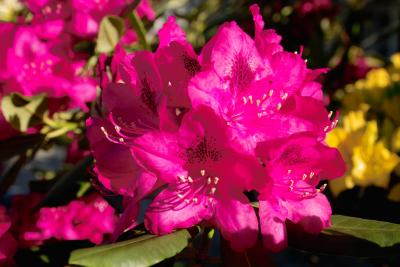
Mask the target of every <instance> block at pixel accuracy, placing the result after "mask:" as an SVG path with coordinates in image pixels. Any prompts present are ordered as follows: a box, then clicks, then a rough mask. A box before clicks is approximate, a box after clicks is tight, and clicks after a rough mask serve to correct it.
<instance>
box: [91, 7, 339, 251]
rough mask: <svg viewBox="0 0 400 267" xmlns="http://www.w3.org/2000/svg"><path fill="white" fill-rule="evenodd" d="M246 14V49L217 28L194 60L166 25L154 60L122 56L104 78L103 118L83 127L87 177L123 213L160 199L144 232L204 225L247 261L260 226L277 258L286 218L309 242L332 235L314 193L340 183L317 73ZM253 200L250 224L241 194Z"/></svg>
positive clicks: (229, 28)
mask: <svg viewBox="0 0 400 267" xmlns="http://www.w3.org/2000/svg"><path fill="white" fill-rule="evenodd" d="M251 11H252V13H253V16H254V21H255V25H256V33H255V38H254V40H253V39H252V38H251V37H250V36H248V35H247V34H246V33H244V32H243V31H242V30H241V29H240V28H239V26H238V25H237V24H236V23H234V22H230V23H225V24H224V25H222V26H221V27H220V29H219V30H218V31H217V33H216V35H215V36H214V37H213V38H212V39H211V40H210V41H209V42H208V43H207V44H206V45H205V47H204V48H203V49H202V51H201V53H200V55H199V56H198V55H197V54H196V53H195V51H194V50H193V48H192V47H191V45H190V44H189V43H188V42H187V41H186V39H185V34H184V32H183V30H182V29H180V28H179V26H178V25H177V24H176V22H175V19H174V18H169V19H168V21H167V22H166V24H165V25H164V27H163V28H162V29H161V30H160V31H159V34H158V35H159V38H160V44H159V47H158V49H157V50H156V52H155V53H153V54H152V53H150V52H147V51H146V52H135V53H133V54H131V55H126V54H125V53H124V52H123V51H121V50H120V49H119V50H117V52H116V54H115V56H114V58H113V60H112V63H111V74H112V79H110V78H109V77H107V76H105V75H101V84H102V87H103V93H102V104H103V111H104V116H103V117H102V118H91V119H90V120H88V123H87V125H88V133H89V139H90V142H91V146H92V150H93V153H94V156H95V158H96V160H97V162H96V170H97V172H98V175H99V179H100V180H103V181H102V183H103V184H104V185H105V186H106V187H107V188H109V189H111V190H112V191H114V192H118V193H120V194H122V195H124V196H126V197H127V198H125V199H126V200H128V201H129V199H131V200H132V203H133V204H132V205H131V206H130V207H131V208H130V210H132V211H134V212H132V214H135V212H137V209H136V208H134V207H135V206H134V205H137V203H136V202H137V201H138V200H139V199H140V198H143V197H145V196H146V195H148V194H149V193H150V192H154V193H158V194H157V195H156V196H155V198H154V200H153V202H152V203H151V204H150V206H149V207H148V209H147V210H146V212H145V226H146V228H147V229H148V230H150V231H151V232H152V233H155V234H159V235H161V234H166V233H170V232H171V231H173V230H175V229H180V228H187V227H191V226H193V225H196V224H200V223H207V224H212V225H214V226H215V227H217V228H218V229H219V230H220V231H221V233H222V236H223V237H224V238H225V239H227V240H229V241H230V242H231V245H232V247H233V248H234V249H235V250H244V249H246V248H250V247H251V246H253V245H254V244H255V242H256V239H257V236H258V232H259V222H260V225H261V232H262V233H263V235H264V242H265V245H266V247H267V248H269V249H272V250H278V249H281V248H283V247H284V246H285V244H286V243H285V242H286V237H285V230H284V229H285V221H286V219H289V220H292V221H293V222H295V223H299V224H300V225H302V226H303V228H304V229H305V230H306V231H309V232H313V233H316V232H318V231H320V230H321V229H322V228H323V227H326V226H328V225H329V218H330V214H331V210H330V206H329V203H328V201H327V200H326V198H325V197H324V196H323V195H322V194H321V193H320V191H321V189H322V188H320V189H319V188H318V183H319V181H320V180H321V179H328V178H335V177H338V176H340V175H341V174H342V173H343V172H344V164H343V161H342V159H341V157H340V154H339V153H338V152H337V150H336V149H332V148H329V147H327V146H326V145H325V144H324V139H325V135H326V133H327V132H329V131H330V130H331V129H332V128H334V126H335V125H336V122H337V121H336V120H335V119H334V118H333V117H332V114H330V113H329V114H328V112H327V111H326V109H325V107H324V103H323V101H322V91H321V85H320V84H319V83H317V82H315V81H314V80H315V79H316V77H317V76H318V75H319V74H321V73H323V72H325V70H310V69H308V68H307V65H306V62H305V61H304V60H303V59H302V57H301V53H300V54H296V53H289V52H285V51H283V48H282V47H281V45H280V36H278V35H277V34H276V33H275V32H274V31H272V30H264V29H263V27H264V22H263V20H262V18H261V16H260V15H259V9H258V7H257V6H253V7H252V8H251ZM104 59H105V58H104V57H103V58H102V59H101V63H102V64H101V65H100V68H99V69H100V71H101V73H102V74H104V72H105V70H106V69H107V68H106V67H105V66H104V62H105V60H104ZM113 157H114V158H115V160H116V161H115V162H114V161H112V162H111V163H110V160H111V158H113ZM260 159H261V160H262V164H263V165H264V166H265V168H264V167H263V166H262V164H261V163H260V161H259V160H260ZM327 162H330V163H332V164H328V163H327ZM289 169H290V170H291V171H290V172H289V173H288V170H289ZM304 175H306V178H307V177H309V179H305V178H304ZM155 189H158V190H155ZM252 190H256V191H257V192H258V193H259V198H258V200H259V201H260V211H259V220H258V218H257V215H256V212H255V210H254V209H253V207H252V205H251V203H250V201H249V199H248V198H247V196H246V194H245V192H246V191H247V192H248V191H252ZM137 196H140V197H139V199H138V198H137ZM132 207H133V208H132ZM300 208H301V209H300ZM302 209H303V210H302ZM124 220H125V219H124ZM275 231H280V232H278V233H275ZM271 236H272V238H271Z"/></svg>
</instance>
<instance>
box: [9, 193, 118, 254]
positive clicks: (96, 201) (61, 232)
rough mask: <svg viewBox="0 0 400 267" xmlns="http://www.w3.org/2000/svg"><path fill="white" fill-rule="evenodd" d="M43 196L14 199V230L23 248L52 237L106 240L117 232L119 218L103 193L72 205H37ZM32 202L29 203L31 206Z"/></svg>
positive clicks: (36, 195)
mask: <svg viewBox="0 0 400 267" xmlns="http://www.w3.org/2000/svg"><path fill="white" fill-rule="evenodd" d="M42 199H43V196H42V195H40V194H31V195H22V196H15V197H14V198H13V205H12V208H13V209H12V211H13V232H15V233H16V237H17V240H18V243H19V246H20V247H30V246H34V245H36V246H37V245H41V244H42V243H43V242H44V241H46V240H50V239H57V240H90V241H91V242H93V243H95V244H100V243H101V242H102V241H103V237H104V235H105V234H111V233H113V231H114V228H115V224H116V220H117V217H116V215H115V211H114V209H113V208H112V207H111V206H110V205H109V204H108V203H107V202H106V201H105V200H104V199H103V198H102V197H100V196H99V195H97V194H91V195H88V196H85V197H82V198H78V199H76V200H73V201H71V202H70V203H69V204H68V205H65V206H58V207H44V208H41V209H40V210H39V211H38V212H37V213H34V212H33V208H34V207H35V206H36V205H37V204H38V203H39V202H40V201H41V200H42ZM27 203H29V205H27Z"/></svg>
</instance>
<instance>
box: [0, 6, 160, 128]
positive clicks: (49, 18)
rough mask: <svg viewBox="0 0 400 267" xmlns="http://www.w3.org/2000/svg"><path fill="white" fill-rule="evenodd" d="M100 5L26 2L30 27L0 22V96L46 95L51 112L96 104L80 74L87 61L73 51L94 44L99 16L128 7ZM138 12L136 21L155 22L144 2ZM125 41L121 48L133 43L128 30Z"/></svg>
mask: <svg viewBox="0 0 400 267" xmlns="http://www.w3.org/2000/svg"><path fill="white" fill-rule="evenodd" d="M100 2H101V3H100ZM100 2H99V1H80V0H71V1H59V0H27V1H25V3H26V5H27V7H28V9H29V10H30V11H31V12H32V14H33V18H32V20H31V21H25V19H24V18H22V17H21V18H19V19H18V22H17V23H8V22H0V31H1V32H2V40H3V41H2V42H1V44H0V59H1V61H2V62H3V64H2V66H0V95H1V96H4V95H7V94H10V93H16V92H17V93H21V94H22V95H25V96H33V95H37V94H40V93H45V94H46V95H47V96H48V97H49V99H50V101H49V109H50V111H51V112H55V111H60V110H67V109H71V108H80V109H82V110H83V111H88V108H87V106H86V103H88V102H91V101H93V100H94V99H95V97H96V84H97V82H96V80H95V79H94V78H93V77H91V73H88V72H87V71H86V72H84V70H83V68H84V66H85V64H86V62H87V60H88V56H89V55H87V54H84V53H78V52H76V51H75V50H74V46H75V45H76V44H78V43H79V42H80V41H82V40H93V39H94V37H96V34H97V32H98V28H99V23H100V21H101V19H102V18H103V17H104V16H106V15H121V14H122V13H123V11H124V10H125V9H126V8H129V5H130V4H132V2H133V1H126V0H120V1H108V0H104V1H100ZM137 10H138V14H139V15H140V16H146V17H147V18H148V19H154V17H155V14H154V11H153V10H152V8H151V6H150V5H149V3H148V1H147V0H144V1H142V2H141V3H140V5H139V6H138V9H137ZM126 35H127V37H126V38H124V39H123V40H125V42H128V41H130V42H132V41H136V36H135V35H134V32H133V31H132V30H130V29H128V30H127V32H126ZM129 36H130V37H129ZM128 37H129V38H128ZM0 120H1V121H3V119H2V116H1V118H0Z"/></svg>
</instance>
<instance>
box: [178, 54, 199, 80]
mask: <svg viewBox="0 0 400 267" xmlns="http://www.w3.org/2000/svg"><path fill="white" fill-rule="evenodd" d="M182 58H183V65H184V67H185V69H186V70H187V72H188V73H189V74H190V76H192V77H193V76H194V75H196V73H198V72H199V71H200V70H201V66H200V64H199V62H198V61H197V60H196V59H195V58H192V57H190V56H188V55H187V54H186V53H184V54H183V55H182Z"/></svg>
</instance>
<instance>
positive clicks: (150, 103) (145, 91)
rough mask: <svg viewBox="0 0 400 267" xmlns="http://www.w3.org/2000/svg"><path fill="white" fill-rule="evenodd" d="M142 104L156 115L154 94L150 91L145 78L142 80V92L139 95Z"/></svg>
mask: <svg viewBox="0 0 400 267" xmlns="http://www.w3.org/2000/svg"><path fill="white" fill-rule="evenodd" d="M140 98H141V100H142V102H143V103H144V104H145V105H146V106H147V107H148V108H149V109H150V110H151V111H152V112H153V113H154V114H157V104H156V99H155V93H154V91H152V90H151V86H150V83H149V82H148V80H147V79H146V78H145V79H143V80H142V91H141V94H140Z"/></svg>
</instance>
